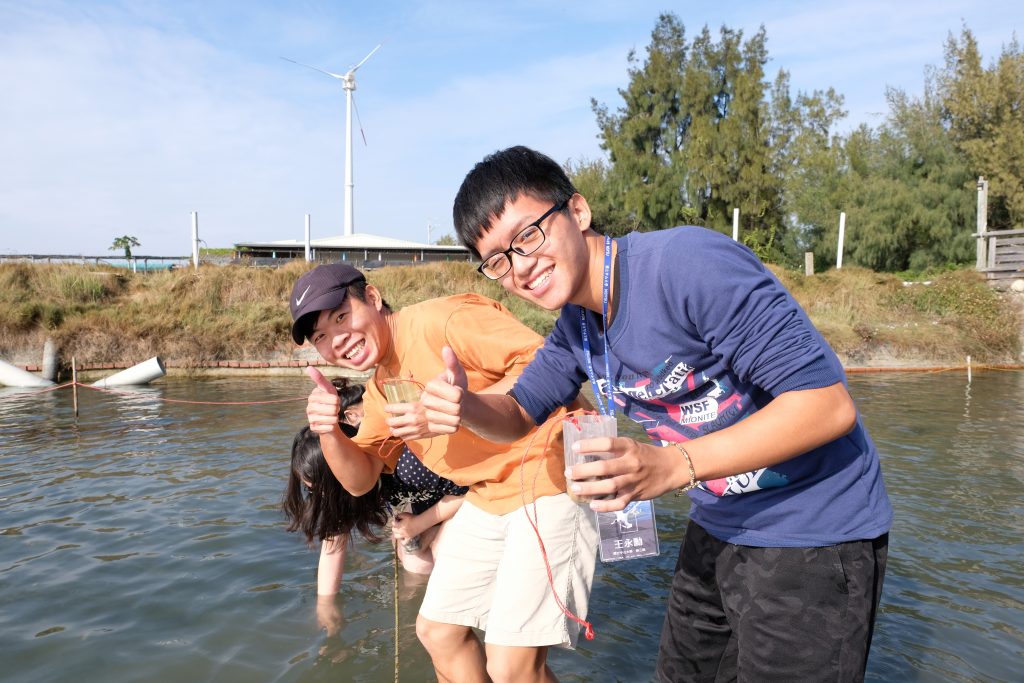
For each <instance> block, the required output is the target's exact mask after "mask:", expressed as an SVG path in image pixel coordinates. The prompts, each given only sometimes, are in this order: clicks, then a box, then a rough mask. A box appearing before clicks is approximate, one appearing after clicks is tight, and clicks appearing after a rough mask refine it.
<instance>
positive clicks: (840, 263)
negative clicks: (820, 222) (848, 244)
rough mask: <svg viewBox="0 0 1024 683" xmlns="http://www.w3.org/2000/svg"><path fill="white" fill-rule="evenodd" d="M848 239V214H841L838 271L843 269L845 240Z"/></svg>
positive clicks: (837, 252) (837, 254)
mask: <svg viewBox="0 0 1024 683" xmlns="http://www.w3.org/2000/svg"><path fill="white" fill-rule="evenodd" d="M844 237H846V212H845V211H843V212H841V213H840V214H839V246H838V247H837V248H836V270H839V269H841V268H842V267H843V238H844Z"/></svg>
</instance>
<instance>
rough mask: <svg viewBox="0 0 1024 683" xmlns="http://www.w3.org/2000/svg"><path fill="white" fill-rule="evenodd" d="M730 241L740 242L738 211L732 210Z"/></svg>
mask: <svg viewBox="0 0 1024 683" xmlns="http://www.w3.org/2000/svg"><path fill="white" fill-rule="evenodd" d="M732 241H733V242H739V241H740V210H739V209H733V210H732Z"/></svg>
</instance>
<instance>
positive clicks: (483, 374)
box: [353, 294, 566, 515]
mask: <svg viewBox="0 0 1024 683" xmlns="http://www.w3.org/2000/svg"><path fill="white" fill-rule="evenodd" d="M543 343H544V339H543V338H542V337H541V336H540V335H538V334H537V333H536V332H534V331H533V330H531V329H530V328H528V327H526V326H525V325H523V324H522V323H521V322H519V321H518V320H516V319H515V318H514V317H513V316H512V314H511V313H510V312H509V311H508V309H506V308H505V307H504V306H502V305H501V304H499V303H498V302H497V301H493V300H491V299H488V298H486V297H483V296H479V295H477V294H460V295H456V296H450V297H444V298H439V299H430V300H429V301H424V302H422V303H418V304H414V305H412V306H407V307H406V308H403V309H402V310H401V312H400V313H399V314H398V315H397V320H396V322H395V330H394V334H393V338H392V344H393V350H394V354H393V355H392V356H391V358H393V359H394V360H393V361H391V360H389V364H388V365H387V366H383V365H382V366H379V367H378V368H377V370H376V372H375V373H374V375H373V377H372V378H371V380H370V381H369V382H367V384H366V393H365V394H364V395H363V409H364V417H363V422H362V424H360V425H359V433H358V434H357V435H356V436H355V438H354V439H353V441H355V443H356V444H357V445H358V446H359V447H360V448H362V449H363V450H364V451H365V452H366V453H369V454H370V455H373V456H376V457H380V458H382V459H383V460H384V465H385V468H386V469H387V470H389V471H390V470H393V469H394V467H395V463H396V462H397V461H398V456H399V455H400V454H401V451H402V443H401V441H400V440H398V439H395V438H394V437H392V436H391V432H390V430H389V428H388V426H387V424H386V423H385V422H384V420H385V419H386V418H387V417H389V415H388V413H386V412H385V411H384V405H385V404H386V403H387V399H386V398H385V397H384V394H383V391H382V388H381V387H382V386H383V384H382V382H383V380H384V379H387V378H389V377H402V378H405V379H413V380H416V381H418V382H420V383H421V384H425V383H426V382H428V381H430V380H431V379H433V378H435V377H437V376H438V375H440V374H441V373H442V372H443V371H444V363H443V362H442V360H441V348H442V347H443V346H445V345H447V346H450V347H451V348H452V350H453V351H455V355H456V356H458V358H459V361H460V362H461V363H462V366H463V368H465V370H466V376H467V378H468V382H469V390H470V391H474V392H478V391H480V390H482V389H486V388H487V387H489V386H491V385H492V384H494V383H495V382H497V381H498V380H500V379H502V378H503V377H505V376H508V375H514V376H518V375H519V374H521V373H522V371H523V369H524V368H525V367H526V365H527V363H529V362H530V360H531V359H532V358H533V355H534V353H536V351H537V349H539V348H540V347H541V346H542V345H543ZM565 413H566V410H565V409H564V408H560V409H559V410H557V411H556V412H554V413H552V415H551V416H550V417H549V418H548V420H547V422H545V423H544V424H543V425H541V426H540V427H535V428H534V429H532V430H531V431H530V433H529V434H527V435H526V436H524V437H523V438H521V439H519V440H518V441H514V442H512V443H494V442H491V441H487V440H485V439H483V438H481V437H479V436H477V435H476V434H474V433H473V432H472V431H470V430H469V429H467V428H465V427H463V428H461V429H459V430H458V431H457V432H455V433H454V434H451V435H446V436H435V437H434V438H432V439H417V440H415V441H408V442H406V445H407V446H408V447H409V450H411V451H412V452H413V453H415V454H416V457H418V458H419V459H420V460H421V461H423V464H424V465H426V466H427V467H429V468H430V469H431V470H433V471H434V472H436V473H437V474H439V475H441V476H442V477H446V478H447V479H450V480H452V481H453V482H455V483H456V484H459V485H460V486H468V487H469V493H468V494H467V495H466V498H467V499H468V500H470V501H472V502H473V504H474V505H476V506H477V507H479V508H481V509H482V510H485V511H486V512H489V513H492V514H498V515H501V514H505V513H507V512H510V511H512V510H514V509H516V508H517V507H520V506H522V505H523V504H524V503H529V502H532V501H533V499H534V498H535V497H541V496H551V495H555V494H558V493H562V492H564V491H565V476H564V474H563V473H564V470H565V463H564V460H563V458H562V429H561V420H562V418H563V417H564V416H565ZM524 454H525V456H526V457H525V461H524V459H523V458H524Z"/></svg>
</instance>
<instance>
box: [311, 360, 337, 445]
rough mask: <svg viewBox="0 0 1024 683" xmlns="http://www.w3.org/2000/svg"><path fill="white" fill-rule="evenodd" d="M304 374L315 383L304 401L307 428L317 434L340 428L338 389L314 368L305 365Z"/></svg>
mask: <svg viewBox="0 0 1024 683" xmlns="http://www.w3.org/2000/svg"><path fill="white" fill-rule="evenodd" d="M306 374H307V375H309V378H310V379H312V380H313V383H314V384H315V385H316V387H314V389H313V391H312V392H310V394H309V399H307V401H306V419H308V420H309V429H310V430H311V431H313V432H315V433H317V434H330V433H332V432H334V430H336V429H339V430H340V428H339V427H338V422H339V413H340V411H341V399H340V398H338V390H337V389H335V388H334V385H333V384H331V383H330V381H329V380H328V379H327V378H326V377H324V376H323V373H321V372H320V371H319V370H317V369H316V368H314V367H312V366H309V367H307V368H306Z"/></svg>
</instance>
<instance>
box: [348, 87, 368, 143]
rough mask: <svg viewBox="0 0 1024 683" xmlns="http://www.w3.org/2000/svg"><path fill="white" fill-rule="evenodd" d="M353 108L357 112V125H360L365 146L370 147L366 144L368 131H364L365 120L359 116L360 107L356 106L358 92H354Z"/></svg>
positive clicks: (360, 132)
mask: <svg viewBox="0 0 1024 683" xmlns="http://www.w3.org/2000/svg"><path fill="white" fill-rule="evenodd" d="M352 109H354V110H355V112H356V125H358V126H359V134H360V135H362V136H363V147H369V145H368V144H366V133H364V132H363V121H362V119H360V118H359V107H357V106H356V94H355V93H352Z"/></svg>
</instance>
